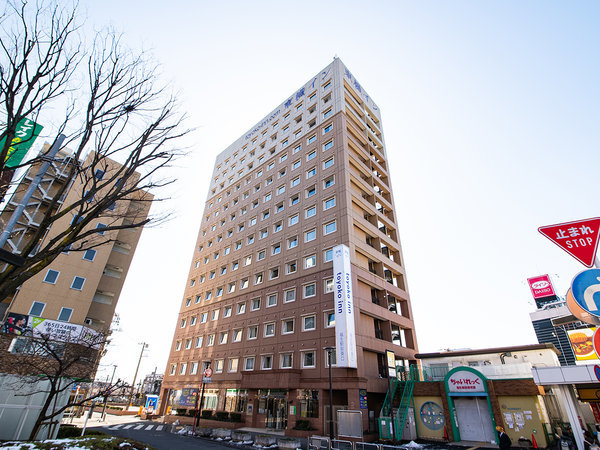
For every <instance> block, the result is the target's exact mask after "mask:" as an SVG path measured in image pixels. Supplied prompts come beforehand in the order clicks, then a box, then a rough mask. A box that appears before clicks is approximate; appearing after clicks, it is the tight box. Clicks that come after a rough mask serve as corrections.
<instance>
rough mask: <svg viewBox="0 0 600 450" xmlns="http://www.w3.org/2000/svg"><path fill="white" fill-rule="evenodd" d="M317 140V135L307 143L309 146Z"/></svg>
mask: <svg viewBox="0 0 600 450" xmlns="http://www.w3.org/2000/svg"><path fill="white" fill-rule="evenodd" d="M316 140H317V135H316V134H313V135H312V136H311V137H309V138H308V140H307V142H308V143H309V144H312V143H313V142H315V141H316Z"/></svg>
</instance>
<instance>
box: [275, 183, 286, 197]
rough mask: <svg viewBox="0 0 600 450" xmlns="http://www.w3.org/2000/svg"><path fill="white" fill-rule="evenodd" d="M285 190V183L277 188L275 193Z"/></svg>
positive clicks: (281, 192) (278, 193)
mask: <svg viewBox="0 0 600 450" xmlns="http://www.w3.org/2000/svg"><path fill="white" fill-rule="evenodd" d="M284 192H285V184H284V185H283V186H279V187H278V188H277V195H281V194H283V193H284Z"/></svg>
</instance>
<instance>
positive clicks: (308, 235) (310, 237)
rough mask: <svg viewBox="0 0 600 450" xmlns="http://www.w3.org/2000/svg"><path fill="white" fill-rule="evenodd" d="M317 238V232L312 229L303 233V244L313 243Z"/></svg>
mask: <svg viewBox="0 0 600 450" xmlns="http://www.w3.org/2000/svg"><path fill="white" fill-rule="evenodd" d="M316 238H317V230H315V229H314V228H313V229H312V230H308V231H307V232H305V233H304V242H310V241H314V240H315V239H316Z"/></svg>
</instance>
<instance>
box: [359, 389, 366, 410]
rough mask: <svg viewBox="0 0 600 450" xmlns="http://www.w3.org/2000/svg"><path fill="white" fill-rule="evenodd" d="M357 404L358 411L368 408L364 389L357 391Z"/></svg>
mask: <svg viewBox="0 0 600 450" xmlns="http://www.w3.org/2000/svg"><path fill="white" fill-rule="evenodd" d="M358 404H359V406H360V409H367V408H368V404H367V390H366V389H359V390H358Z"/></svg>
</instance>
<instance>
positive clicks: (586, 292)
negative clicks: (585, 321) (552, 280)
mask: <svg viewBox="0 0 600 450" xmlns="http://www.w3.org/2000/svg"><path fill="white" fill-rule="evenodd" d="M571 292H572V294H573V298H574V299H575V301H576V302H577V304H578V305H579V306H581V307H582V308H583V309H584V310H585V311H587V312H589V313H590V314H592V315H594V316H599V317H600V269H588V270H584V271H583V272H580V273H578V274H577V275H576V276H575V278H573V283H571Z"/></svg>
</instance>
